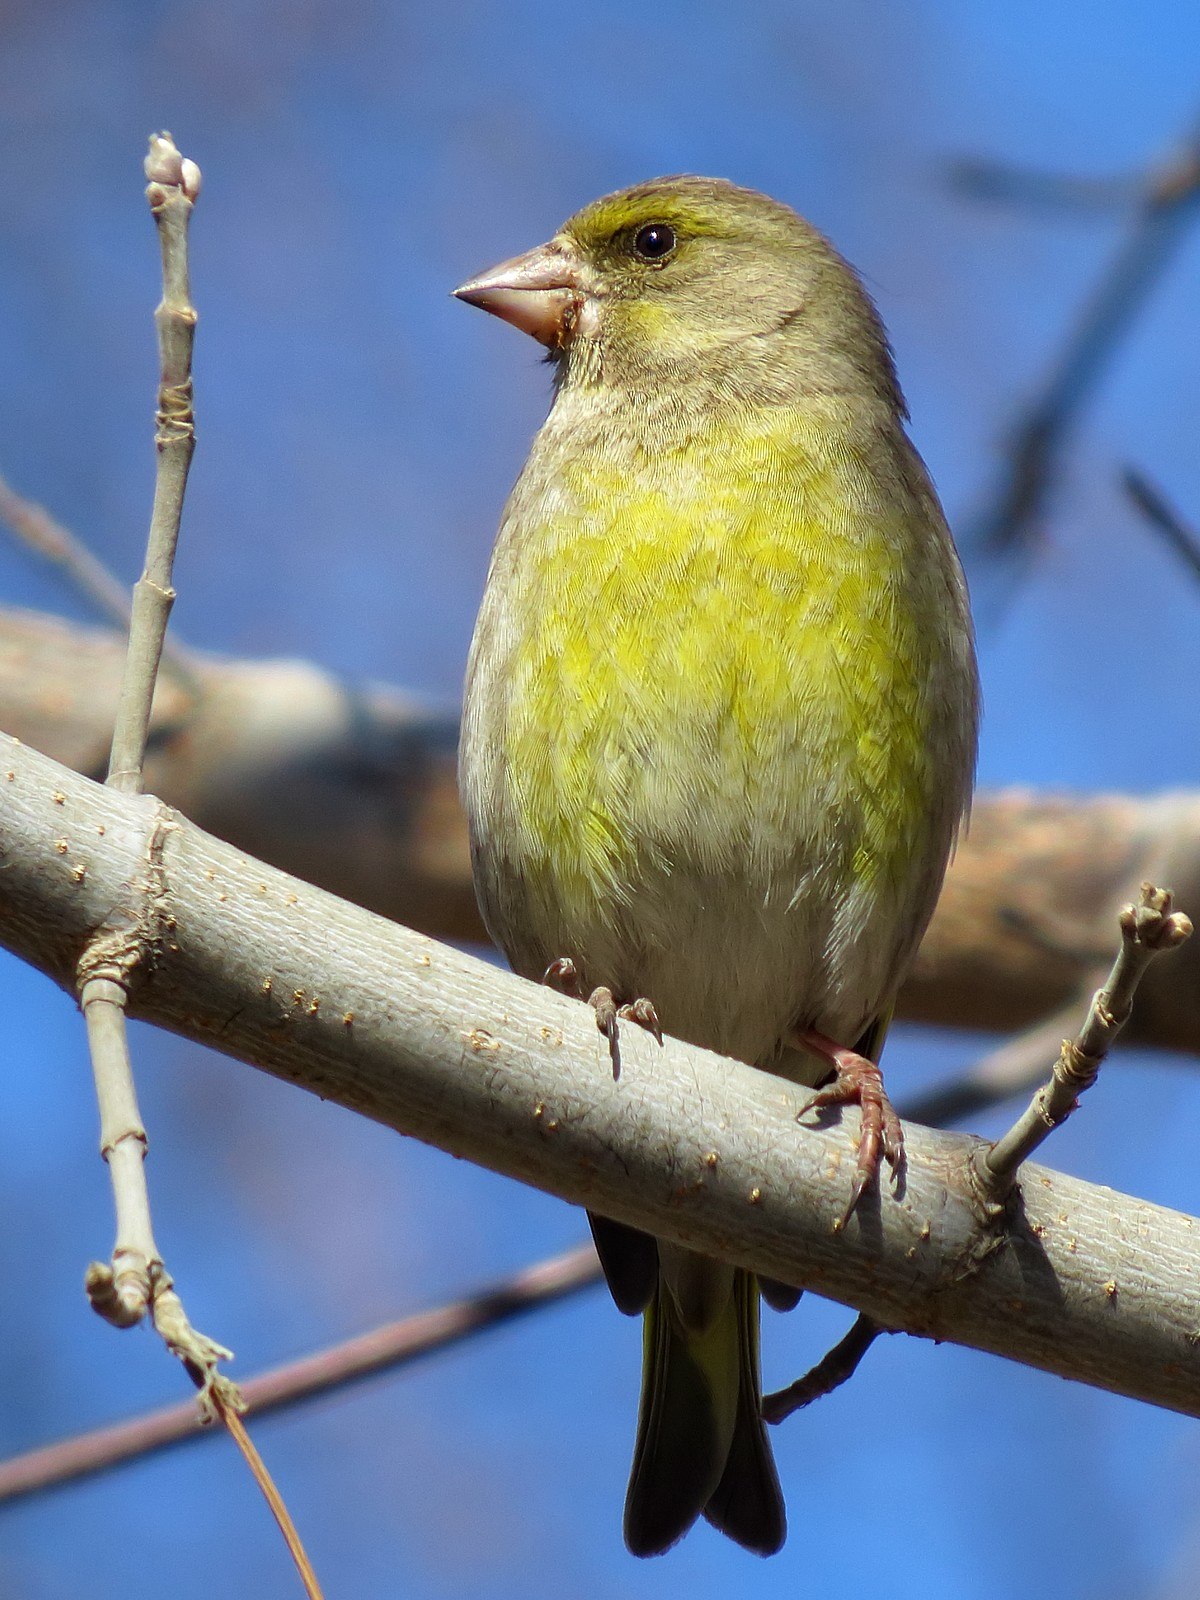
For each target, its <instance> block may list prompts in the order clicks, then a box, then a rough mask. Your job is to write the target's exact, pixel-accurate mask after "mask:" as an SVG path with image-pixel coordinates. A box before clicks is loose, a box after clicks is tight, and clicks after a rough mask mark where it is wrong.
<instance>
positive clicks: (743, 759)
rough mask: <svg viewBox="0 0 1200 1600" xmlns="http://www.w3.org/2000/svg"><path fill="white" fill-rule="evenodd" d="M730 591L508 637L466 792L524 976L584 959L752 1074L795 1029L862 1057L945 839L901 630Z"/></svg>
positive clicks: (484, 689) (488, 687) (663, 591)
mask: <svg viewBox="0 0 1200 1600" xmlns="http://www.w3.org/2000/svg"><path fill="white" fill-rule="evenodd" d="M726 576H727V575H726V574H725V573H723V572H721V571H719V570H715V571H713V572H712V573H711V574H709V575H708V581H705V574H703V573H702V572H698V571H697V570H696V567H695V564H693V567H692V569H691V570H690V572H689V573H688V575H687V579H686V583H685V584H683V585H681V586H680V589H679V593H678V594H676V593H675V592H674V591H673V589H672V586H671V583H670V582H669V581H668V580H669V575H662V574H660V575H659V576H658V578H657V579H656V581H655V582H654V583H653V584H652V585H651V586H650V588H649V589H644V588H643V589H641V590H638V591H637V592H636V593H634V594H630V593H628V592H627V593H625V594H623V595H622V594H620V593H616V594H613V593H610V594H608V595H605V594H604V592H603V588H602V587H601V589H600V590H598V591H597V592H595V593H593V594H592V595H591V596H590V598H589V597H588V595H587V593H586V591H585V592H584V593H583V595H582V596H581V592H580V589H579V587H578V586H576V588H574V589H573V590H571V591H570V592H569V593H567V592H566V591H564V592H563V594H562V596H561V603H560V604H558V605H552V606H549V607H545V606H544V607H543V608H542V610H541V611H540V612H538V613H536V614H533V615H532V616H531V618H530V620H529V626H528V627H527V628H526V629H525V631H523V632H513V631H511V630H505V631H504V634H503V636H504V637H505V638H507V641H508V642H507V644H506V646H505V649H504V651H503V652H500V651H496V650H493V652H492V653H491V657H490V661H489V671H488V672H487V673H484V674H480V673H479V672H478V671H477V672H476V673H475V675H474V681H473V683H472V684H471V686H470V688H469V693H468V704H467V713H466V721H465V733H464V745H463V785H464V795H465V798H466V801H467V809H468V813H469V816H470V818H471V823H472V833H473V839H474V848H475V852H476V868H477V871H476V877H477V883H478V886H479V889H480V897H481V901H482V904H483V908H484V914H485V916H486V917H487V919H488V922H489V926H490V927H491V929H492V932H493V934H494V935H495V936H496V938H497V939H498V941H499V942H500V943H501V945H502V946H503V948H504V949H505V950H506V952H507V953H508V955H509V958H510V960H511V961H512V963H513V965H514V967H516V969H517V970H518V971H522V972H524V973H525V974H526V975H527V976H531V977H536V976H539V975H540V973H541V971H542V970H544V968H545V966H546V965H547V964H548V962H549V961H551V960H553V959H554V958H556V957H558V956H570V957H571V958H572V959H573V960H574V961H575V963H576V965H577V966H578V967H579V968H580V970H581V973H582V975H583V979H584V982H585V983H586V984H587V985H589V986H591V985H595V984H601V983H604V984H608V985H609V986H611V987H612V988H613V989H614V991H615V992H617V994H618V996H619V997H621V998H633V997H635V996H637V995H642V994H645V995H647V996H649V998H651V999H652V1000H653V1001H654V1004H655V1006H656V1007H657V1009H658V1013H659V1016H660V1018H661V1020H662V1023H663V1026H664V1028H666V1030H667V1031H668V1032H671V1033H675V1034H677V1035H679V1036H680V1037H683V1038H687V1039H691V1040H692V1041H694V1042H696V1043H698V1044H703V1045H706V1046H708V1047H709V1048H712V1049H716V1050H720V1051H723V1052H725V1053H727V1054H731V1055H735V1056H737V1057H739V1058H740V1059H743V1060H748V1061H762V1060H765V1059H769V1058H770V1057H771V1056H772V1055H773V1054H774V1053H775V1051H776V1050H777V1047H778V1045H779V1041H780V1040H781V1038H782V1036H783V1035H784V1033H785V1032H786V1030H787V1029H788V1028H789V1027H790V1026H792V1025H794V1024H800V1025H803V1026H814V1027H819V1028H821V1030H822V1031H824V1032H826V1033H829V1034H831V1035H832V1036H834V1037H836V1038H840V1039H843V1040H847V1041H852V1040H853V1039H854V1038H855V1037H856V1036H857V1033H858V1032H859V1031H860V1030H861V1028H862V1027H863V1025H865V1023H866V1022H868V1021H869V1020H870V1019H871V1017H872V1016H873V1015H874V1014H875V1013H876V1012H877V1011H878V1010H879V1009H880V1008H881V1007H882V1006H884V1005H886V1004H887V1003H888V1001H889V1000H890V998H891V992H892V989H893V988H894V985H895V982H896V977H897V972H898V970H899V967H900V966H901V965H902V964H903V962H904V961H905V960H906V959H907V957H908V955H909V954H910V953H911V949H912V946H913V943H914V942H915V938H916V937H918V936H919V933H920V931H921V930H922V928H923V926H924V921H925V918H926V917H927V915H928V910H929V908H930V906H931V903H932V899H931V896H932V893H935V892H936V887H937V884H938V882H939V881H940V876H941V871H942V867H943V865H944V860H945V854H946V851H947V849H948V846H949V826H952V824H950V825H949V826H948V825H947V824H946V823H945V822H944V821H937V820H935V819H934V815H933V814H934V812H936V811H938V810H940V811H941V812H942V813H945V811H946V808H945V806H944V805H943V806H941V807H940V808H939V807H937V806H935V805H934V804H933V803H932V794H931V788H932V771H931V762H930V760H929V752H928V749H927V740H926V738H925V736H924V731H923V723H922V718H921V716H920V715H919V714H918V703H919V701H920V700H921V699H922V697H923V685H922V684H921V683H920V681H919V680H920V675H921V673H920V662H919V661H916V662H914V660H912V659H910V648H909V647H910V641H909V639H908V638H907V636H903V635H902V633H901V634H898V633H897V631H896V630H895V628H893V629H892V631H891V633H890V635H889V636H887V637H880V634H879V629H878V627H874V626H873V625H871V624H870V622H869V620H861V619H860V620H859V621H858V622H857V623H854V622H853V613H852V611H847V610H846V608H845V607H844V606H840V605H837V604H836V603H835V601H836V597H831V596H830V595H829V594H828V593H825V594H822V593H821V592H820V590H819V587H817V586H814V585H813V584H811V583H810V584H809V585H808V587H807V590H805V589H804V588H803V586H801V585H793V586H790V587H788V588H786V589H782V590H781V587H780V585H779V584H778V583H777V582H772V581H770V580H771V574H770V573H768V574H767V576H766V579H765V580H763V581H759V582H757V583H756V582H755V581H754V573H753V569H752V568H751V569H749V570H748V569H747V567H746V564H745V562H744V560H743V562H742V570H741V572H740V574H739V585H738V587H737V589H736V590H731V587H730V585H729V583H728V582H727V581H726ZM620 587H621V579H620V577H619V576H617V577H616V578H614V580H613V584H612V585H610V588H615V589H616V590H618V591H619V590H620ZM564 617H567V618H568V620H567V621H566V622H565V623H564ZM500 684H502V685H503V692H499V691H498V686H499V685H500ZM931 885H932V889H931ZM914 930H915V932H914Z"/></svg>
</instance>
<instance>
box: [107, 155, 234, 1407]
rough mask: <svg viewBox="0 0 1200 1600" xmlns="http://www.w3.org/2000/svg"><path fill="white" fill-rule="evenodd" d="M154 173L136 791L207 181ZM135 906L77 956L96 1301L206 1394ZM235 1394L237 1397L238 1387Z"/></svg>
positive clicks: (128, 702)
mask: <svg viewBox="0 0 1200 1600" xmlns="http://www.w3.org/2000/svg"><path fill="white" fill-rule="evenodd" d="M146 176H147V177H148V178H149V179H150V183H149V185H148V187H147V190H146V197H147V199H148V201H149V203H150V209H151V212H152V213H153V215H154V219H155V221H156V223H157V224H158V231H159V239H160V242H161V245H162V259H163V299H162V302H161V304H160V305H159V307H158V310H157V311H156V312H155V323H156V325H157V328H158V339H159V354H160V358H161V366H162V376H161V382H160V387H159V408H158V427H157V431H156V434H155V444H156V447H157V450H158V472H157V475H156V480H155V491H154V510H153V514H152V517H151V522H150V533H149V538H148V540H147V550H146V570H145V572H144V574H143V575H142V578H141V579H140V580H139V582H138V584H137V586H136V588H135V589H134V596H133V606H132V608H131V615H130V624H129V644H128V649H127V652H126V658H125V671H124V677H123V680H122V685H121V694H120V701H119V705H118V709H117V718H116V726H115V728H114V730H113V740H112V752H111V755H110V758H109V771H108V779H107V783H108V786H109V787H110V788H113V789H116V790H118V791H120V792H122V793H125V794H136V793H138V792H139V791H140V789H141V786H142V764H143V761H144V760H145V753H146V740H147V735H148V732H149V727H150V707H151V703H152V701H153V699H154V685H155V681H156V679H157V676H158V663H159V659H160V657H161V654H162V644H163V639H164V637H165V634H166V627H167V618H168V616H169V614H170V608H171V602H172V600H173V599H174V591H173V590H172V589H171V571H172V566H173V563H174V556H175V547H176V544H177V542H178V539H179V519H180V515H181V512H182V510H183V491H184V487H185V485H186V482H187V470H188V465H189V463H190V461H191V454H192V448H193V444H194V427H193V424H192V414H191V350H192V332H193V329H194V327H195V322H196V313H195V311H194V310H193V309H192V306H191V302H190V298H189V292H188V276H187V227H188V222H189V220H190V218H191V214H192V207H193V205H194V203H195V198H196V195H197V194H198V193H199V187H200V172H199V169H198V168H197V167H196V165H195V163H194V162H191V161H184V160H183V159H182V157H181V156H180V154H179V152H178V150H176V148H175V146H174V144H173V143H172V142H171V137H170V135H169V134H160V135H156V136H155V137H154V138H152V139H151V141H150V154H149V156H148V157H147V159H146ZM151 855H152V857H153V851H152V852H151ZM154 866H155V863H154V860H153V859H151V860H149V861H148V862H147V868H148V871H147V875H146V882H145V884H144V885H143V892H144V894H145V895H146V897H147V899H150V898H151V897H152V896H153V892H154V884H153V878H154ZM138 910H139V911H141V912H142V915H138V914H137V912H135V913H134V914H133V915H132V916H131V915H130V914H129V913H128V912H127V911H126V909H125V908H121V909H120V910H119V911H118V912H117V913H116V914H115V916H114V919H113V921H112V922H111V924H110V925H109V926H106V927H103V928H101V929H100V930H98V932H97V935H96V936H95V938H93V940H92V941H91V942H90V943H89V945H88V947H87V949H86V950H85V951H84V954H83V956H82V957H81V958H80V962H79V968H78V978H79V1003H80V1006H81V1007H82V1009H83V1014H84V1017H85V1019H86V1022H87V1030H88V1044H89V1047H90V1050H91V1057H92V1070H93V1074H94V1076H95V1080H96V1095H97V1099H98V1100H99V1104H100V1140H101V1151H102V1153H103V1155H104V1158H105V1160H106V1161H107V1162H108V1167H109V1174H110V1178H111V1181H112V1187H113V1198H114V1202H115V1205H116V1213H117V1238H116V1244H115V1246H114V1248H113V1255H112V1261H111V1264H105V1263H102V1262H93V1263H92V1265H91V1266H90V1267H89V1268H88V1273H87V1279H86V1285H87V1290H88V1296H89V1298H90V1300H91V1303H92V1305H93V1307H94V1308H95V1310H96V1311H97V1312H99V1314H100V1315H101V1316H104V1317H106V1318H107V1319H108V1320H109V1321H111V1322H113V1323H114V1324H115V1325H116V1326H117V1327H122V1328H126V1327H131V1326H133V1324H134V1323H136V1322H139V1321H140V1320H141V1318H142V1317H143V1316H144V1315H145V1313H146V1311H147V1310H148V1309H149V1310H150V1311H151V1312H152V1315H153V1316H154V1320H155V1323H156V1326H158V1328H159V1332H160V1333H161V1334H162V1335H163V1337H164V1338H165V1339H166V1340H167V1342H168V1344H169V1346H170V1348H171V1349H172V1350H173V1352H174V1353H175V1354H176V1355H178V1356H179V1357H180V1358H181V1359H183V1360H185V1361H187V1362H189V1363H191V1364H192V1365H194V1366H195V1367H197V1368H198V1369H200V1370H201V1371H202V1372H204V1373H205V1374H206V1377H205V1379H204V1381H203V1383H202V1388H203V1390H204V1391H205V1393H206V1394H207V1392H208V1390H209V1388H210V1386H211V1384H212V1382H213V1381H214V1380H215V1377H216V1363H217V1361H218V1360H219V1359H223V1358H225V1356H226V1355H227V1352H225V1351H224V1350H223V1349H222V1348H221V1347H220V1346H219V1345H216V1344H214V1343H213V1342H212V1341H211V1340H208V1339H205V1338H204V1337H203V1336H202V1335H199V1334H196V1333H195V1332H194V1330H193V1329H192V1328H191V1326H190V1324H189V1323H188V1321H187V1318H186V1317H185V1316H184V1315H183V1313H182V1307H181V1306H180V1305H179V1302H178V1297H177V1296H175V1295H174V1293H173V1290H172V1285H171V1279H170V1276H169V1274H167V1272H166V1269H165V1268H164V1266H163V1261H162V1256H161V1255H160V1253H159V1250H158V1247H157V1245H156V1244H155V1241H154V1234H153V1230H152V1227H151V1222H150V1202H149V1195H148V1193H147V1190H146V1177H145V1155H146V1131H145V1129H144V1127H143V1126H142V1122H141V1117H140V1116H139V1114H138V1106H137V1092H136V1090H135V1088H134V1084H133V1073H132V1069H131V1066H130V1061H129V1046H128V1041H127V1037H126V1030H125V1004H126V999H127V995H128V984H129V982H130V980H131V978H132V976H133V974H134V973H135V972H136V970H137V968H138V966H139V965H140V963H141V962H142V960H143V959H144V957H145V953H146V945H147V943H148V942H149V936H148V930H147V927H146V926H145V922H146V920H147V919H146V917H145V913H144V908H138ZM229 1399H230V1403H233V1396H232V1395H230V1396H229Z"/></svg>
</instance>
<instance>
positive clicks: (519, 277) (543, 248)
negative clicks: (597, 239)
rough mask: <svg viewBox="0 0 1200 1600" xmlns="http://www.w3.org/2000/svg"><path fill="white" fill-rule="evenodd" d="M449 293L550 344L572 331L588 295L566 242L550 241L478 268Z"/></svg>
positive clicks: (557, 344)
mask: <svg viewBox="0 0 1200 1600" xmlns="http://www.w3.org/2000/svg"><path fill="white" fill-rule="evenodd" d="M454 293H455V294H456V295H457V297H458V298H459V299H460V300H465V301H466V302H467V304H468V305H471V306H480V307H482V309H483V310H484V311H490V312H491V313H492V315H493V316H494V317H500V318H501V319H502V320H503V321H505V322H511V323H512V325H513V327H514V328H520V330H521V332H522V333H528V334H531V335H532V336H533V337H534V338H535V339H536V340H537V341H538V342H539V343H540V344H544V345H548V346H549V347H550V349H552V350H555V349H558V348H559V347H561V346H562V345H563V344H565V343H566V341H567V340H568V339H569V338H570V336H571V334H572V333H573V332H574V331H575V328H576V326H577V325H578V322H579V315H580V311H581V309H582V307H583V304H584V301H585V299H586V298H587V295H586V290H585V288H584V284H583V281H582V275H581V271H580V263H579V261H578V260H577V258H576V257H575V256H574V255H573V254H572V253H571V251H570V250H569V249H568V248H567V246H566V245H564V244H561V243H557V242H554V241H552V242H551V243H550V244H542V245H539V246H538V247H537V249H536V250H529V251H527V252H526V253H525V254H524V255H523V256H514V257H513V259H512V260H511V261H504V262H501V264H500V265H499V266H498V267H493V268H492V269H491V271H490V272H481V273H480V274H479V276H478V277H477V278H471V279H469V280H468V281H467V282H466V283H463V284H460V285H459V287H458V288H457V289H455V291H454Z"/></svg>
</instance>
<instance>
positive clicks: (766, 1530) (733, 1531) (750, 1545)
mask: <svg viewBox="0 0 1200 1600" xmlns="http://www.w3.org/2000/svg"><path fill="white" fill-rule="evenodd" d="M733 1295H734V1300H735V1302H736V1304H737V1311H738V1323H739V1339H738V1352H739V1356H740V1360H741V1372H740V1375H739V1383H738V1403H737V1420H736V1421H735V1423H734V1428H733V1443H732V1444H731V1445H730V1447H729V1456H728V1458H727V1460H726V1462H725V1471H724V1472H723V1473H722V1475H721V1481H720V1483H718V1485H717V1487H716V1489H715V1490H714V1491H713V1493H712V1495H711V1496H710V1497H709V1500H708V1503H707V1504H706V1505H705V1507H704V1515H705V1517H706V1518H707V1519H708V1521H709V1522H711V1523H712V1525H713V1527H714V1528H719V1529H720V1531H721V1532H722V1533H724V1534H727V1535H728V1536H729V1538H731V1539H734V1540H736V1542H737V1543H738V1544H740V1545H744V1546H745V1548H746V1549H747V1550H753V1551H754V1552H755V1554H756V1555H760V1556H773V1555H774V1554H775V1552H776V1550H778V1549H779V1548H780V1546H781V1545H782V1544H783V1541H784V1539H785V1538H786V1536H787V1514H786V1512H785V1511H784V1506H783V1492H782V1490H781V1489H780V1487H779V1475H778V1473H777V1472H776V1471H775V1458H774V1456H773V1455H772V1454H771V1443H770V1440H769V1439H768V1438H767V1430H766V1425H765V1424H764V1422H763V1420H762V1415H761V1405H762V1380H761V1378H760V1376H759V1370H758V1285H757V1283H756V1282H755V1279H754V1277H753V1275H752V1274H751V1273H749V1272H739V1273H738V1274H737V1275H736V1278H735V1279H734V1289H733Z"/></svg>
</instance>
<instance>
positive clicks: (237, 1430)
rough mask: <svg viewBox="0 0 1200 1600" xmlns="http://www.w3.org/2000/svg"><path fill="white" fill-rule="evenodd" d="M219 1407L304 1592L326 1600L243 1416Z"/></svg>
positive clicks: (310, 1597) (306, 1553)
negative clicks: (259, 1491)
mask: <svg viewBox="0 0 1200 1600" xmlns="http://www.w3.org/2000/svg"><path fill="white" fill-rule="evenodd" d="M218 1410H219V1412H220V1415H221V1421H222V1422H223V1423H224V1424H225V1426H226V1427H227V1428H228V1429H229V1431H230V1433H231V1434H232V1435H233V1438H234V1443H235V1444H236V1445H237V1447H238V1449H239V1450H240V1451H241V1452H242V1455H243V1457H244V1458H245V1461H246V1465H247V1466H248V1467H249V1468H250V1472H251V1474H252V1476H253V1478H254V1481H255V1483H257V1484H258V1487H259V1488H260V1489H261V1490H262V1494H263V1499H264V1500H265V1501H266V1502H267V1504H268V1505H269V1506H270V1508H271V1515H272V1516H273V1517H274V1518H275V1521H276V1522H277V1523H278V1524H279V1531H280V1533H282V1534H283V1542H284V1543H285V1544H286V1545H287V1547H288V1550H289V1552H290V1553H291V1557H292V1560H293V1561H294V1562H295V1564H296V1571H297V1572H298V1573H299V1574H300V1581H301V1582H302V1583H303V1585H304V1592H305V1594H306V1595H307V1596H308V1600H324V1596H323V1595H322V1592H321V1585H320V1584H319V1583H318V1582H317V1575H316V1573H315V1572H314V1571H313V1569H312V1562H311V1561H309V1559H308V1552H307V1551H306V1550H305V1548H304V1546H303V1544H302V1543H301V1542H300V1535H299V1534H298V1533H297V1532H296V1524H295V1523H294V1522H293V1521H292V1517H291V1513H290V1512H289V1511H288V1508H287V1506H286V1505H285V1504H284V1499H283V1496H282V1495H281V1494H280V1492H279V1490H278V1489H277V1488H276V1487H275V1483H274V1480H273V1479H272V1477H271V1474H270V1473H269V1472H268V1471H267V1468H266V1465H265V1463H264V1461H263V1458H262V1457H261V1456H260V1455H259V1453H258V1451H257V1450H256V1449H255V1447H254V1442H253V1440H252V1439H251V1438H250V1435H249V1434H248V1433H247V1432H246V1427H245V1424H244V1423H243V1421H242V1419H241V1417H239V1416H238V1414H237V1411H236V1410H235V1409H234V1408H233V1407H231V1406H228V1405H226V1404H225V1403H224V1402H219V1403H218Z"/></svg>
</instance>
